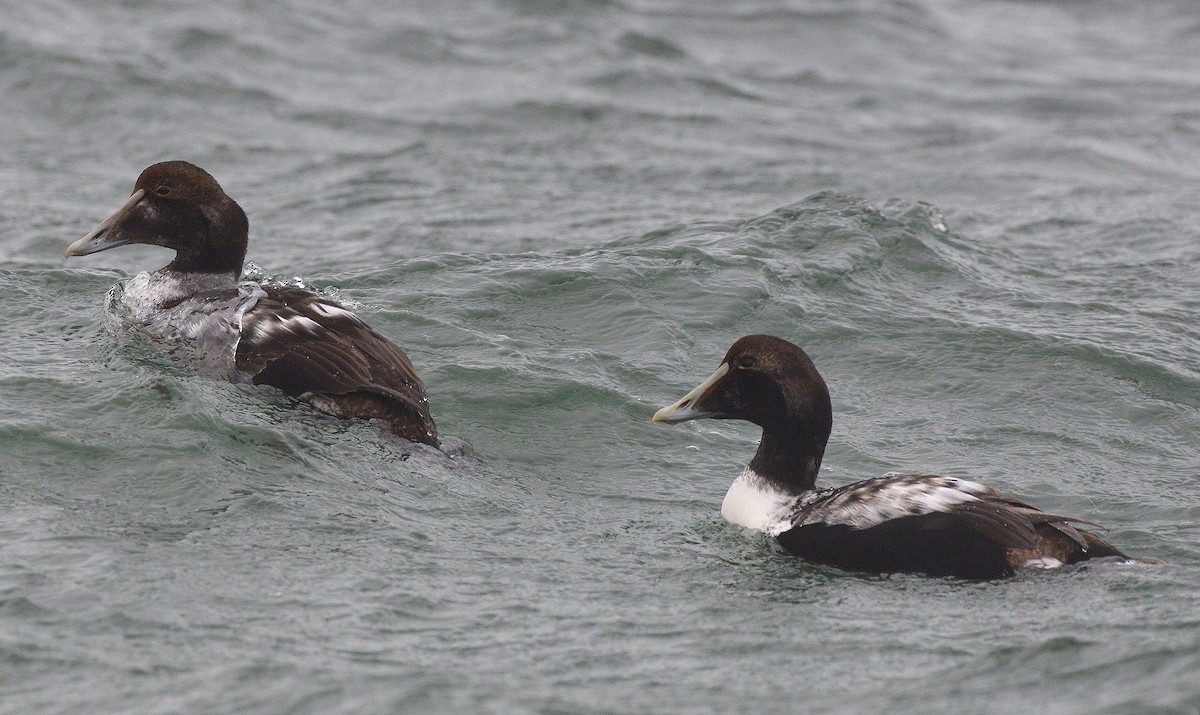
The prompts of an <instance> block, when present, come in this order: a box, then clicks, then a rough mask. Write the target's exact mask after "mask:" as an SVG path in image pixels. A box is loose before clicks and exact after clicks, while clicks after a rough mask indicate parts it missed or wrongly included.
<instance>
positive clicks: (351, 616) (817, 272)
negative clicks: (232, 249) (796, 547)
mask: <svg viewBox="0 0 1200 715" xmlns="http://www.w3.org/2000/svg"><path fill="white" fill-rule="evenodd" d="M0 146H2V147H3V159H2V160H0V189H2V190H3V199H0V300H2V301H3V303H2V305H3V313H4V317H3V319H2V320H0V713H5V714H7V713H14V714H16V713H146V714H151V713H153V714H161V713H321V714H324V713H425V712H461V713H585V714H593V713H594V714H600V713H630V714H633V713H738V712H741V713H751V712H764V713H801V712H805V713H864V712H914V713H915V712H956V713H1014V712H1020V713H1024V712H1037V713H1054V714H1065V713H1078V714H1081V715H1082V714H1089V715H1090V714H1093V713H1113V714H1127V713H1198V712H1200V324H1198V320H1197V316H1198V315H1200V5H1197V4H1195V3H1193V2H1190V1H1183V0H1179V1H1176V2H1141V3H1128V2H1117V1H1116V0H1094V1H1090V2H1074V1H1067V0H1060V1H1057V2H1017V1H1005V2H1000V1H995V0H845V1H832V0H830V1H818V0H792V1H790V2H789V1H786V0H735V1H733V2H715V1H708V2H693V1H692V0H484V1H482V2H465V1H464V2H452V1H446V2H426V3H389V2H383V1H382V0H348V1H347V2H342V3H327V2H319V1H315V0H291V1H290V2H279V3H260V2H246V1H244V0H211V1H210V2H206V3H195V4H192V3H151V2H145V1H143V0H122V1H120V2H112V1H101V0H41V1H39V2H36V3H15V2H14V3H5V4H4V5H3V6H2V7H0ZM165 159H187V160H190V161H192V162H194V163H196V164H199V165H200V166H202V167H204V168H206V169H207V170H209V171H210V172H211V173H212V174H213V175H214V176H215V177H216V178H217V179H218V180H219V181H220V182H221V184H222V185H223V186H224V188H225V189H226V191H227V192H228V193H229V194H230V195H231V196H233V197H234V198H235V199H236V200H237V201H238V202H239V203H240V204H241V205H242V206H243V207H244V208H245V210H246V212H247V214H248V215H249V218H250V225H251V245H250V254H249V257H248V258H249V260H250V262H251V264H250V265H248V266H247V270H248V273H249V275H250V276H251V277H253V278H256V279H258V280H262V281H273V282H284V283H292V284H301V285H304V286H308V287H310V288H312V289H313V290H317V291H319V292H321V293H324V294H326V295H330V296H333V297H335V298H337V299H339V300H341V301H343V302H344V303H345V304H346V305H348V306H349V307H351V308H353V309H354V310H356V311H357V312H358V313H359V314H360V315H361V316H362V317H364V318H365V319H366V320H367V321H368V322H370V323H371V324H372V325H373V326H374V327H375V328H376V329H378V330H379V331H380V332H382V333H384V334H385V335H387V336H389V337H391V338H393V339H394V340H395V341H396V342H397V343H398V344H400V345H401V346H403V347H404V348H405V349H406V350H407V352H408V354H409V356H410V357H411V358H412V360H413V362H414V363H415V365H416V366H417V369H418V371H419V372H420V374H421V376H422V377H423V379H424V380H425V382H426V384H427V386H428V390H429V395H430V400H431V403H432V407H433V414H434V416H435V418H436V419H437V422H438V425H439V428H440V430H441V432H442V434H443V436H444V438H445V440H446V443H447V450H446V453H441V452H437V451H435V450H432V449H425V448H419V447H415V446H413V445H410V444H406V443H403V442H401V441H400V440H397V439H395V438H393V437H390V436H389V435H387V434H386V433H384V432H383V431H382V430H381V429H380V428H379V427H378V426H376V425H373V424H369V423H351V422H341V421H337V420H334V419H331V418H328V417H324V416H322V415H320V414H318V413H316V412H314V411H313V410H311V409H309V408H307V407H305V406H304V405H298V404H295V403H293V402H292V401H290V400H289V399H287V398H286V397H285V396H284V395H283V394H282V393H279V392H277V391H274V390H272V389H270V388H252V387H247V386H244V385H234V384H230V383H225V382H220V381H215V380H210V379H204V378H200V377H196V376H194V375H192V374H190V373H189V371H188V370H187V367H186V365H180V364H178V363H176V362H173V361H172V360H171V359H170V358H169V357H165V356H163V355H161V354H159V353H158V352H156V351H155V350H154V349H153V347H152V346H147V345H145V344H141V343H139V342H137V341H136V340H129V339H127V337H126V336H123V335H122V331H121V330H120V327H119V325H114V321H113V316H112V315H111V311H110V310H109V309H108V308H106V296H107V295H108V292H109V291H110V289H112V287H113V286H114V285H116V284H117V283H119V282H120V281H123V280H126V279H128V278H129V277H131V276H133V275H135V274H136V273H138V272H139V271H143V270H148V269H154V268H157V267H159V266H161V265H163V264H164V263H165V262H166V261H167V260H168V258H169V254H168V253H167V252H166V251H163V250H162V249H155V248H150V247H129V248H123V249H120V250H115V251H110V252H107V253H103V254H100V255H96V256H89V257H86V258H80V259H71V260H70V261H65V260H64V259H63V257H62V256H63V251H64V249H65V248H66V246H67V245H68V244H69V243H70V242H72V241H74V240H75V239H77V238H79V237H80V236H82V235H83V234H84V233H86V232H87V231H88V230H89V229H90V228H91V227H92V226H93V225H95V224H96V223H97V222H98V221H100V220H101V219H103V218H105V217H106V216H108V215H109V214H110V213H111V212H112V211H113V210H115V209H116V208H117V207H118V206H119V205H120V204H121V203H122V202H123V201H124V199H125V198H126V197H127V196H128V195H129V192H130V191H131V189H132V186H133V182H134V179H135V178H136V177H137V175H138V173H139V172H140V170H141V169H142V168H143V167H144V166H146V165H148V164H151V163H153V162H156V161H160V160H165ZM758 332H766V333H772V334H776V335H779V336H782V337H784V338H786V339H788V340H791V341H793V342H795V343H797V344H799V345H801V346H802V347H804V348H805V349H806V350H807V351H808V352H809V354H810V355H812V357H813V359H814V360H815V362H816V364H817V366H818V367H819V368H820V370H821V371H822V373H823V374H824V376H825V378H826V380H827V381H828V383H829V385H830V389H831V392H832V397H833V405H834V412H835V417H834V430H833V436H832V438H831V441H830V445H829V450H828V452H827V454H826V459H825V466H824V469H823V471H822V476H821V478H820V483H821V484H823V485H825V486H834V485H840V484H845V483H848V482H850V481H853V480H856V479H861V478H866V477H871V476H878V475H881V474H883V473H885V472H889V471H926V472H933V473H940V474H947V475H952V476H958V477H965V478H971V479H977V480H980V481H984V482H986V483H988V484H990V485H992V486H994V487H996V488H998V489H1001V490H1002V491H1005V492H1007V493H1010V494H1012V495H1015V496H1019V497H1021V498H1023V499H1025V500H1028V501H1029V502H1031V503H1033V504H1035V505H1038V506H1039V507H1041V508H1044V509H1047V510H1054V511H1061V512H1066V513H1070V514H1075V515H1078V516H1081V517H1084V518H1087V519H1090V520H1094V521H1096V522H1099V523H1101V524H1103V525H1105V526H1106V527H1108V529H1109V531H1108V532H1107V537H1108V538H1109V539H1111V540H1112V541H1113V542H1114V543H1115V544H1117V545H1118V546H1119V547H1120V548H1122V549H1123V550H1125V551H1127V552H1129V553H1130V554H1132V555H1135V556H1138V557H1145V558H1153V559H1158V560H1161V562H1162V563H1161V564H1158V565H1145V566H1134V567H1124V568H1113V567H1096V568H1085V569H1076V570H1062V571H1055V572H1046V573H1031V574H1025V575H1020V576H1017V577H1014V578H1011V579H1006V580H1003V581H998V582H989V583H976V582H965V581H955V580H948V579H928V578H922V577H915V576H898V577H891V578H889V577H881V576H874V575H862V574H849V573H845V572H840V571H837V570H835V569H829V568H824V567H818V566H813V565H810V564H806V563H803V562H801V561H799V560H797V559H794V558H792V557H790V556H789V555H787V554H786V553H784V552H783V551H782V550H781V549H780V548H779V547H778V546H776V545H774V544H773V543H771V542H769V541H768V540H767V539H766V538H764V537H761V536H755V535H752V534H750V533H747V532H744V531H742V530H740V529H738V528H736V527H732V526H729V525H726V524H724V523H723V522H722V520H721V518H720V515H719V508H720V502H721V498H722V496H723V494H724V492H725V489H726V488H727V487H728V485H729V483H730V482H731V481H732V480H733V478H734V477H735V476H736V475H737V473H738V472H739V471H740V470H741V468H742V466H743V465H744V464H745V463H746V462H747V461H748V460H749V458H750V456H751V455H752V453H753V451H754V448H755V444H756V442H757V439H758V432H757V430H756V429H755V428H754V427H753V426H752V425H749V424H745V423H726V422H696V423H689V424H685V425H679V426H674V427H668V426H662V425H652V424H651V423H650V416H651V415H652V414H653V413H654V411H655V410H656V409H658V408H659V407H662V406H663V405H666V404H669V403H671V402H673V401H675V400H676V399H678V398H679V397H681V396H682V395H683V394H684V393H685V392H686V391H687V390H689V389H690V388H691V387H693V386H694V385H695V384H697V383H698V382H699V381H700V380H701V379H703V378H704V377H706V376H707V375H709V373H710V372H711V371H712V370H713V369H714V368H716V366H717V364H718V363H719V361H720V358H721V356H722V355H723V354H724V351H725V349H726V348H727V347H728V346H729V345H730V344H731V343H732V342H733V341H734V340H735V339H736V338H738V337H740V336H742V335H746V334H750V333H758Z"/></svg>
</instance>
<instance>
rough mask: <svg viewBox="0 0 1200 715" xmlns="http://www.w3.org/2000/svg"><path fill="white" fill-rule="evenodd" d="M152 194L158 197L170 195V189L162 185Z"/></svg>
mask: <svg viewBox="0 0 1200 715" xmlns="http://www.w3.org/2000/svg"><path fill="white" fill-rule="evenodd" d="M154 193H156V194H158V195H159V196H166V195H167V194H169V193H171V187H170V186H167V185H166V184H163V185H162V186H160V187H158V188H157V189H155V190H154Z"/></svg>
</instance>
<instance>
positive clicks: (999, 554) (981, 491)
mask: <svg viewBox="0 0 1200 715" xmlns="http://www.w3.org/2000/svg"><path fill="white" fill-rule="evenodd" d="M704 418H712V419H725V420H747V421H749V422H753V423H754V424H756V425H758V426H759V427H761V428H762V440H761V442H760V443H759V445H758V452H757V453H756V454H755V455H754V459H752V460H751V461H750V464H749V466H748V467H747V468H746V469H745V471H743V472H742V474H741V475H740V476H739V477H738V478H737V479H736V480H735V481H734V483H733V486H731V487H730V488H729V492H728V493H727V494H726V495H725V501H724V502H723V504H722V505H721V515H722V516H723V517H724V518H725V519H726V520H727V521H730V522H732V523H734V524H739V525H741V526H744V527H748V528H750V529H755V530H758V531H762V532H765V533H767V534H770V535H771V536H774V537H775V538H776V539H777V540H778V541H779V543H780V544H781V545H782V546H783V548H785V549H786V550H788V551H789V552H791V553H793V554H795V555H797V556H800V557H801V558H804V559H807V560H809V561H814V562H817V563H821V564H827V565H830V566H835V567H838V568H842V569H846V570H851V571H866V572H872V573H897V572H908V573H920V574H925V575H928V576H951V577H958V578H966V579H996V578H1002V577H1005V576H1010V575H1012V574H1014V573H1015V572H1017V571H1018V570H1021V569H1028V568H1049V567H1056V566H1061V565H1065V564H1074V563H1078V562H1080V561H1085V560H1088V559H1096V558H1103V557H1115V558H1116V559H1127V558H1128V557H1126V556H1125V555H1124V554H1122V553H1121V552H1120V551H1118V550H1117V549H1116V548H1114V547H1113V546H1112V545H1110V544H1109V543H1107V542H1106V541H1104V540H1103V539H1101V538H1099V537H1098V536H1096V535H1095V534H1091V533H1089V532H1087V531H1083V530H1081V529H1077V528H1075V527H1074V526H1073V525H1072V524H1073V523H1079V524H1090V525H1092V526H1096V525H1095V524H1092V523H1091V522H1088V521H1085V520H1083V519H1076V518H1073V517H1068V516H1060V515H1058V514H1048V513H1046V512H1043V511H1039V510H1038V509H1035V508H1034V507H1032V506H1029V505H1028V504H1024V503H1022V502H1020V501H1018V500H1016V499H1012V498H1010V497H1006V496H1003V495H1001V494H999V493H997V492H996V491H994V490H992V489H990V488H988V487H986V486H984V485H982V484H978V483H976V482H972V481H967V480H965V479H957V478H954V477H941V476H934V475H929V474H888V475H886V476H883V477H879V478H876V479H867V480H865V481H861V482H855V483H853V484H850V485H847V486H844V487H841V488H838V489H824V490H818V489H817V488H816V480H817V470H818V469H820V467H821V458H822V456H824V454H825V444H826V442H827V441H828V440H829V433H830V430H831V429H832V426H833V409H832V407H831V405H830V401H829V389H828V388H827V387H826V386H825V380H823V379H822V378H821V374H820V373H819V372H817V368H816V366H815V365H814V364H813V362H812V360H810V359H809V357H808V355H807V354H805V352H804V351H803V350H801V349H800V348H799V347H797V346H795V345H793V344H791V343H789V342H787V341H786V340H782V339H780V338H776V337H772V336H770V335H749V336H746V337H744V338H742V339H740V340H738V341H737V342H736V343H734V344H733V347H731V348H729V352H727V353H726V354H725V359H724V360H723V361H722V362H721V366H720V367H718V368H717V371H716V372H714V373H713V374H712V375H711V376H710V377H709V378H708V379H707V380H705V381H704V382H702V383H700V384H699V385H698V386H697V387H696V388H695V389H694V390H692V391H691V392H689V393H688V394H686V395H684V397H683V399H681V400H679V401H678V402H676V403H675V404H673V405H670V406H669V407H664V408H662V409H661V410H659V411H658V412H657V413H656V414H655V415H654V418H653V421H654V422H666V423H668V424H674V423H677V422H685V421H687V420H696V419H704Z"/></svg>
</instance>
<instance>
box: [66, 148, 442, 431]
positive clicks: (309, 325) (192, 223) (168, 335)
mask: <svg viewBox="0 0 1200 715" xmlns="http://www.w3.org/2000/svg"><path fill="white" fill-rule="evenodd" d="M248 233H249V223H248V221H247V220H246V214H245V212H243V211H242V208H241V207H240V206H238V204H237V202H235V201H234V200H233V199H231V198H230V197H229V196H228V195H226V194H225V192H224V191H223V190H222V189H221V186H220V184H218V183H217V181H216V179H214V178H213V177H212V176H211V175H210V174H209V173H208V172H206V171H204V170H203V169H201V168H200V167H198V166H195V165H194V164H189V163H188V162H185V161H167V162H162V163H159V164H154V165H152V166H149V167H147V168H146V169H145V170H143V171H142V173H141V175H140V176H139V177H138V179H137V183H136V184H135V185H134V187H133V194H132V195H131V196H130V197H129V198H128V199H127V200H126V201H125V203H124V204H123V205H122V206H121V208H119V209H117V211H116V213H114V214H113V215H112V216H109V217H108V218H107V219H105V220H104V221H102V222H101V223H100V224H99V225H98V226H96V228H94V229H92V231H91V232H90V233H88V234H87V235H86V236H84V237H83V238H81V239H79V240H78V241H76V242H74V243H72V244H71V245H70V246H69V247H68V248H67V253H66V255H67V257H68V258H70V257H71V256H86V255H88V254H91V253H97V252H99V251H106V250H108V249H110V248H116V247H117V246H124V245H127V244H131V243H144V244H149V245H152V246H162V247H164V248H169V249H172V250H173V251H175V259H174V260H173V261H171V262H170V263H168V264H167V265H166V266H164V267H163V268H160V269H159V270H157V271H153V272H148V273H141V274H138V275H137V276H136V277H134V278H132V279H130V280H129V281H127V282H126V283H125V284H124V286H123V289H122V290H120V291H118V292H117V294H118V295H120V300H121V303H122V305H123V307H124V309H125V310H126V311H127V312H128V313H129V315H130V317H131V318H132V320H133V322H134V323H135V324H138V325H139V326H140V328H141V329H142V330H143V331H144V332H146V333H147V334H149V335H150V336H151V337H152V338H153V339H155V340H157V341H162V342H166V343H168V344H169V345H170V349H171V351H172V352H183V353H184V354H190V359H189V361H190V362H191V363H192V364H193V366H194V367H196V369H197V370H198V371H199V372H202V373H212V374H215V375H218V376H222V377H226V378H228V379H232V380H235V381H241V382H251V383H254V384H256V385H272V386H274V387H277V388H279V389H281V390H283V391H284V392H285V393H287V394H288V395H291V396H293V397H296V398H299V399H303V400H306V401H308V402H309V403H311V404H312V405H313V406H314V407H316V408H317V409H319V410H321V411H324V412H327V413H330V414H333V415H336V416H339V417H346V418H356V417H357V418H367V419H371V418H374V419H380V420H383V421H384V422H386V423H388V425H389V426H390V428H391V431H393V432H395V433H396V434H397V435H399V436H401V437H403V438H405V439H409V440H412V441H414V442H422V443H425V444H429V445H433V446H437V445H438V437H437V426H436V425H435V424H434V421H433V417H432V416H431V415H430V414H429V401H428V400H427V399H426V397H425V386H424V385H423V384H422V383H421V380H420V378H419V377H417V373H416V370H415V369H414V368H413V365H412V363H411V362H410V361H409V359H408V356H407V355H405V354H404V351H403V350H401V349H400V348H399V347H397V346H396V345H395V344H393V343H392V342H390V341H389V340H388V339H387V338H385V337H383V336H382V335H380V334H379V333H377V332H375V331H374V330H373V329H371V327H370V326H368V325H367V324H366V323H364V322H363V321H362V320H360V319H359V318H358V317H357V316H355V315H354V314H353V313H351V312H350V311H349V310H346V309H345V308H344V307H342V306H341V305H339V304H338V303H337V302H336V301H333V300H330V299H329V298H326V297H324V296H320V295H317V294H315V293H311V292H309V291H307V290H303V289H301V288H295V287H290V286H262V285H259V284H257V283H254V282H239V279H240V277H241V275H242V263H243V261H244V260H245V258H246V246H247V237H248Z"/></svg>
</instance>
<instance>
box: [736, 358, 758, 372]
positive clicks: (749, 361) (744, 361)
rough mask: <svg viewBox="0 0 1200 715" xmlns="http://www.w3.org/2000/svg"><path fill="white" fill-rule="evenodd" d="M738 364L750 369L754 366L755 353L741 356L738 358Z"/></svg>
mask: <svg viewBox="0 0 1200 715" xmlns="http://www.w3.org/2000/svg"><path fill="white" fill-rule="evenodd" d="M737 366H738V367H740V368H743V369H749V368H752V367H754V356H753V355H743V356H741V357H740V358H738V359H737Z"/></svg>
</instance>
